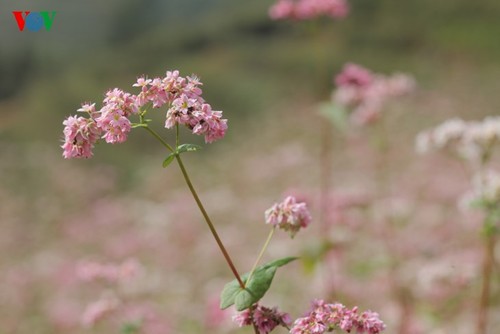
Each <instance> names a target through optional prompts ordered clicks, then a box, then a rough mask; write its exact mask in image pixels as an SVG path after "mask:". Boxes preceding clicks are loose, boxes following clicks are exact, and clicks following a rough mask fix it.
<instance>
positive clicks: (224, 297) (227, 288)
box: [220, 280, 242, 310]
mask: <svg viewBox="0 0 500 334" xmlns="http://www.w3.org/2000/svg"><path fill="white" fill-rule="evenodd" d="M241 291H242V289H241V287H240V284H239V283H238V281H237V280H232V281H231V282H229V283H227V284H226V285H224V289H223V290H222V293H221V295H220V309H221V310H225V309H227V308H228V307H229V306H231V305H233V304H234V299H235V298H236V296H237V295H238V293H239V292H241Z"/></svg>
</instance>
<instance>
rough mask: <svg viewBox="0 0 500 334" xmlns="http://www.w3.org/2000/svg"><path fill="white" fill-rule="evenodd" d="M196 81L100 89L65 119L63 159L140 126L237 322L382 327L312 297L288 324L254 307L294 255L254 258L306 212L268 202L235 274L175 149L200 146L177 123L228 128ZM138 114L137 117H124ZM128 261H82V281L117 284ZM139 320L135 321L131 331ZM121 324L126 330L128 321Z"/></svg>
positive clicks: (290, 202)
mask: <svg viewBox="0 0 500 334" xmlns="http://www.w3.org/2000/svg"><path fill="white" fill-rule="evenodd" d="M201 85H202V83H201V81H200V80H199V79H198V78H197V77H196V76H189V77H182V76H180V75H179V72H178V71H167V72H166V76H165V77H164V78H154V79H148V78H146V77H140V78H138V79H137V82H136V83H135V84H134V85H133V86H134V87H138V88H140V90H141V91H140V92H139V93H138V94H136V95H134V94H131V93H128V92H124V91H122V90H120V89H118V88H115V89H112V90H110V91H108V92H107V93H106V96H105V98H104V100H103V105H102V107H101V109H99V110H97V109H96V106H95V103H85V104H83V105H82V107H81V108H80V109H78V111H79V112H82V113H85V114H86V117H83V116H70V117H68V118H67V119H66V120H65V121H64V122H63V125H64V126H65V128H64V143H63V145H62V149H63V156H64V158H66V159H69V158H89V157H91V156H92V155H93V152H92V150H93V149H94V146H95V144H96V143H97V142H98V141H99V140H101V139H104V141H105V142H107V143H110V144H115V143H122V142H124V141H126V140H127V137H128V134H129V133H130V131H131V130H132V129H133V128H143V129H145V130H147V131H148V132H149V133H150V134H151V135H152V136H153V137H154V138H155V139H157V140H158V141H159V142H160V143H161V144H162V145H163V146H164V147H165V148H166V149H167V150H168V151H169V154H168V155H167V157H166V158H165V159H164V161H163V167H167V166H168V165H169V164H170V163H171V162H173V160H176V161H177V163H178V165H179V167H180V169H181V172H182V175H183V177H184V180H185V181H186V184H187V186H188V187H189V189H190V191H191V193H192V195H193V198H194V200H195V202H196V204H197V205H198V208H199V209H200V211H201V213H202V215H203V217H204V219H205V221H206V223H207V225H208V227H209V229H210V231H211V233H212V235H213V237H214V239H215V241H216V243H217V244H218V246H219V248H220V250H221V252H222V254H223V256H224V258H225V260H226V262H227V264H228V266H229V268H230V269H231V271H232V273H233V275H234V277H235V279H234V280H233V281H231V282H229V283H227V284H226V285H225V286H224V289H223V291H222V293H221V298H220V307H221V309H225V308H228V307H230V306H232V305H234V306H235V307H236V310H237V311H239V312H240V313H239V314H237V315H236V316H235V317H234V320H235V322H236V323H237V324H238V325H239V326H245V325H250V326H253V328H254V331H255V332H256V333H260V334H267V333H269V332H271V331H272V330H274V329H275V328H276V327H278V326H282V327H285V328H287V329H289V330H290V333H295V334H297V333H318V334H319V333H324V332H330V331H333V330H336V329H340V330H343V331H345V332H348V333H349V332H351V331H352V330H353V329H355V330H356V331H357V332H358V333H370V334H378V333H380V332H381V331H382V330H384V328H385V325H384V323H383V322H382V321H381V320H380V319H379V317H378V314H377V313H375V312H371V311H367V312H363V313H362V314H358V313H357V308H356V307H355V308H353V309H351V310H350V309H347V308H345V307H344V306H343V305H341V304H327V303H325V302H323V301H316V302H315V304H314V307H313V309H312V310H311V311H310V313H308V315H306V316H305V317H304V318H299V319H297V320H296V321H295V322H293V323H292V320H291V317H290V315H289V314H287V313H285V312H281V311H279V310H278V309H277V308H276V307H275V308H268V307H265V306H262V305H260V304H259V301H260V300H261V299H262V297H263V296H264V295H265V294H266V292H267V291H268V289H269V288H270V286H271V283H272V281H273V278H274V275H275V273H276V271H277V269H278V268H280V267H282V266H284V265H286V264H288V263H290V262H292V261H294V260H296V259H297V258H296V257H285V258H281V259H278V260H274V261H271V262H269V263H266V264H263V265H259V263H260V260H261V258H262V256H263V254H264V252H265V250H266V248H267V246H268V245H269V242H270V240H271V238H272V236H273V234H274V232H275V230H276V229H281V230H283V231H286V232H289V233H290V236H291V237H292V238H293V237H294V236H295V235H296V234H297V233H298V232H299V231H300V230H301V229H302V228H306V227H307V226H308V225H309V224H310V223H311V220H312V218H311V214H310V213H309V210H308V207H307V204H306V203H305V202H301V201H298V200H297V199H296V198H295V197H293V196H288V197H286V198H285V199H284V200H283V201H282V202H280V203H276V204H274V205H273V206H272V207H271V208H269V209H268V210H267V211H266V212H265V221H266V223H267V224H269V225H271V230H270V233H269V236H268V238H267V240H266V242H265V244H264V246H263V248H262V250H261V251H260V253H259V255H258V257H257V260H256V261H255V264H254V265H253V267H252V269H251V270H250V271H249V272H248V273H246V274H243V275H240V274H239V272H238V271H237V270H236V267H235V265H234V263H233V261H232V259H231V257H230V255H229V253H228V251H227V250H226V248H225V246H224V244H223V243H222V240H221V239H220V237H219V235H218V233H217V230H216V228H215V225H214V224H213V223H212V221H211V219H210V217H209V215H208V213H207V211H206V210H205V208H204V206H203V204H202V202H201V200H200V198H199V196H198V194H197V192H196V190H195V188H194V186H193V184H192V182H191V179H190V177H189V175H188V172H187V170H186V168H185V166H184V164H183V161H182V159H181V154H182V153H185V152H190V151H197V150H199V149H200V146H197V145H193V144H180V136H179V126H181V125H183V126H185V127H187V128H188V129H189V130H191V132H192V133H193V134H196V135H203V136H204V137H205V142H206V143H212V142H214V141H216V140H218V139H221V138H223V137H224V135H225V133H226V130H227V120H226V119H224V118H222V112H221V111H214V110H212V107H211V106H210V104H208V103H206V102H205V100H204V99H203V98H202V96H201V94H202V90H201V88H200V86H201ZM150 106H151V107H152V108H153V109H158V108H161V107H163V106H166V108H167V112H166V117H165V128H167V129H171V128H175V131H176V136H175V145H170V144H169V143H167V141H166V140H164V139H163V138H162V137H161V136H160V134H159V133H157V132H156V131H155V130H153V129H152V128H151V127H150V126H149V123H150V122H151V120H149V119H147V118H146V114H147V113H148V107H150ZM132 116H136V117H137V118H138V121H137V122H132V121H131V120H130V118H131V117H132ZM136 267H137V265H135V263H134V262H131V264H124V265H122V266H120V267H116V266H110V265H108V266H102V265H96V264H86V265H84V266H82V268H81V270H80V271H81V273H82V275H83V276H82V277H84V279H87V280H93V279H98V278H102V279H105V280H110V281H113V282H114V281H119V280H120V277H122V276H123V277H128V276H130V275H132V274H133V273H134V272H136V271H137V269H135V268H136ZM118 307H119V301H118V299H117V298H115V297H114V296H106V297H105V298H103V299H101V300H99V301H98V302H96V303H94V304H91V305H90V306H89V308H88V309H87V312H86V313H85V317H84V319H83V321H84V323H85V324H86V325H87V326H88V325H92V324H94V323H95V322H96V321H98V320H100V319H102V318H104V317H105V316H106V315H107V314H109V313H111V312H115V311H116V309H117V308H118ZM137 326H140V325H139V324H134V327H133V329H134V330H136V329H137ZM127 328H129V329H130V328H131V327H130V326H129V327H127Z"/></svg>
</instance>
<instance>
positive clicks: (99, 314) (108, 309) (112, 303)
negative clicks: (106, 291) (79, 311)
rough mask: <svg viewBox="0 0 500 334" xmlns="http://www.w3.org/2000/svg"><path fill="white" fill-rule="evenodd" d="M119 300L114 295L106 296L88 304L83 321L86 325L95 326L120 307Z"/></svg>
mask: <svg viewBox="0 0 500 334" xmlns="http://www.w3.org/2000/svg"><path fill="white" fill-rule="evenodd" d="M118 305H119V301H118V299H116V297H114V296H106V297H103V298H101V299H99V300H98V301H96V302H94V303H92V304H90V305H88V306H87V308H86V309H85V311H84V312H83V315H82V318H81V321H82V324H83V325H84V326H85V327H93V326H94V325H95V324H96V323H97V322H99V321H100V320H102V319H104V318H105V317H106V316H108V315H110V314H112V313H113V311H115V310H116V309H117V308H118Z"/></svg>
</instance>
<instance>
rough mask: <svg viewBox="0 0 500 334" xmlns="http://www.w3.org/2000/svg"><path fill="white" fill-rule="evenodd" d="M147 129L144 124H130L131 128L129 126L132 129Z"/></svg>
mask: <svg viewBox="0 0 500 334" xmlns="http://www.w3.org/2000/svg"><path fill="white" fill-rule="evenodd" d="M147 127H148V125H147V124H144V123H132V126H131V128H132V129H135V128H147Z"/></svg>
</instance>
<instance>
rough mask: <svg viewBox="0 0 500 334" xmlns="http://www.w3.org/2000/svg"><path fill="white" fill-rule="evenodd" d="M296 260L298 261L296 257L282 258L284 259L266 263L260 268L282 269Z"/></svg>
mask: <svg viewBox="0 0 500 334" xmlns="http://www.w3.org/2000/svg"><path fill="white" fill-rule="evenodd" d="M297 259H298V257H296V256H288V257H284V258H281V259H278V260H274V261H271V262H269V263H266V264H264V265H262V266H260V267H262V268H269V267H283V266H284V265H286V264H289V263H290V262H292V261H295V260H297ZM260 267H259V268H260Z"/></svg>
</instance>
